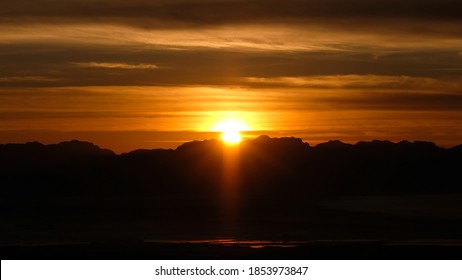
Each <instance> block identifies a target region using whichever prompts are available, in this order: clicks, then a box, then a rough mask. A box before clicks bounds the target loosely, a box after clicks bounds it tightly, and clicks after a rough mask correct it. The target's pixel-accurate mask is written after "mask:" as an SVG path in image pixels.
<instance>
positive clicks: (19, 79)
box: [0, 76, 57, 83]
mask: <svg viewBox="0 0 462 280" xmlns="http://www.w3.org/2000/svg"><path fill="white" fill-rule="evenodd" d="M53 81H57V79H55V78H51V77H44V76H6V77H0V83H2V82H3V83H15V82H53Z"/></svg>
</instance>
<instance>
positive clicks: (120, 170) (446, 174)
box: [0, 136, 462, 240]
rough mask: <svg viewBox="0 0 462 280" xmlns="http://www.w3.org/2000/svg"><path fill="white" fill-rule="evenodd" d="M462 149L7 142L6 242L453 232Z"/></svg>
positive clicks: (273, 142) (274, 142)
mask: <svg viewBox="0 0 462 280" xmlns="http://www.w3.org/2000/svg"><path fill="white" fill-rule="evenodd" d="M461 151H462V145H459V146H456V147H453V148H448V149H446V148H441V147H438V146H436V145H435V144H434V143H430V142H419V141H416V142H412V143H411V142H408V141H402V142H399V143H392V142H390V141H378V140H374V141H371V142H358V143H356V144H354V145H352V144H346V143H342V142H340V141H329V142H327V143H322V144H318V145H316V146H314V147H313V146H310V145H309V144H307V143H304V142H303V141H302V140H301V139H297V138H270V137H268V136H260V137H258V138H256V139H254V140H246V141H243V142H242V143H241V144H240V145H239V146H227V145H225V144H223V143H222V142H221V141H218V140H205V141H194V142H189V143H185V144H183V145H181V146H179V147H178V148H177V149H175V150H163V149H154V150H135V151H132V152H129V153H125V154H121V155H115V154H114V153H113V152H112V151H109V150H106V149H101V148H99V147H98V146H96V145H93V144H92V143H88V142H80V141H76V140H74V141H69V142H63V143H60V144H54V145H43V144H40V143H38V142H31V143H26V144H5V145H0V177H1V178H2V179H1V180H2V184H1V188H0V191H1V205H2V219H3V220H4V221H6V222H5V223H6V225H7V230H6V231H5V232H4V233H3V235H2V236H3V237H2V238H3V239H8V240H10V239H11V240H14V239H15V238H16V237H15V236H19V235H20V236H21V238H25V239H34V238H39V237H37V236H41V235H40V234H42V235H43V234H45V233H44V232H48V234H50V232H52V233H53V234H54V236H55V237H53V234H52V236H51V237H49V236H48V237H46V236H47V235H46V234H45V236H42V237H40V238H45V239H46V238H51V239H53V238H55V239H56V238H58V237H59V238H62V237H63V235H65V236H66V237H67V238H70V239H72V240H74V239H79V238H81V237H82V236H85V238H87V239H107V238H125V236H129V237H130V238H135V237H136V238H147V237H146V235H147V233H149V238H152V237H153V236H154V237H155V236H157V237H158V238H164V239H165V238H175V237H178V236H180V237H181V238H193V237H195V236H204V235H208V234H211V235H213V234H218V232H225V233H228V234H229V233H230V232H231V233H232V234H237V235H239V236H253V237H258V238H281V236H285V237H284V238H286V237H287V236H288V237H287V238H298V239H307V238H308V239H312V238H321V239H326V238H333V239H336V238H338V239H341V238H356V239H358V238H366V237H368V236H369V235H373V236H374V238H387V239H390V238H411V237H412V235H413V234H414V235H417V236H421V237H432V238H433V237H435V238H436V237H438V238H446V237H447V236H456V235H458V234H462V228H461V227H459V226H453V224H452V223H448V222H444V219H461V218H462V213H461V212H462V211H461V210H462V207H461V206H460V205H461V204H458V203H459V202H460V201H459V200H457V197H462V196H461V195H460V194H462V188H461V186H460V184H458V183H457V182H459V181H460V178H459V177H460V170H462V153H461ZM414 197H426V198H422V199H420V198H416V199H414ZM450 197H455V200H452V199H451V198H450ZM403 199H404V201H405V202H403ZM372 201H375V202H374V203H372ZM389 205H395V206H396V209H398V210H396V211H397V212H398V213H399V214H396V213H395V212H396V211H395V210H393V209H395V208H393V209H392V210H393V211H395V212H393V211H392V210H390V209H388V208H387V207H388V206H389ZM457 205H458V206H457ZM428 206H430V208H428ZM377 207H378V208H377ZM431 207H434V208H435V210H434V211H433V210H431V209H432V208H431ZM229 208H232V209H229ZM375 208H377V209H375ZM358 209H359V210H358ZM361 209H366V210H361ZM374 209H375V210H374ZM387 209H388V210H387ZM413 209H414V210H413ZM415 209H417V210H415ZM355 211H356V212H355ZM358 211H359V212H358ZM374 211H378V212H374ZM384 211H385V212H384ZM387 211H388V212H387ZM390 211H391V212H390ZM413 211H414V212H413ZM382 212H383V213H393V214H377V213H382ZM374 213H375V214H374ZM409 213H411V214H412V213H414V214H412V215H417V216H418V217H419V218H418V219H417V218H413V217H414V216H412V215H411V214H409ZM422 213H426V214H422ZM433 213H434V214H433ZM458 213H461V214H458ZM408 215H411V216H412V218H409V217H411V216H409V217H408ZM434 215H436V216H437V217H447V218H444V219H443V220H438V219H439V218H438V219H436V220H435V218H431V217H433V216H434ZM454 217H456V218H454ZM419 219H420V220H419ZM428 219H433V220H428ZM24 225H27V226H26V227H25V228H24V227H23V226H24ZM50 225H53V226H52V228H48V226H50ZM410 225H412V226H410ZM428 225H432V226H431V229H430V228H425V227H426V226H428ZM42 227H45V228H47V230H48V231H47V230H45V231H43V230H41V228H42ZM56 227H57V228H59V229H62V228H63V227H64V228H66V230H64V232H65V233H63V232H62V231H60V230H58V229H57V228H56ZM403 228H404V229H405V230H404V232H403V230H402V229H403ZM90 229H91V230H90ZM345 229H347V230H346V231H345ZM350 229H351V230H350ZM74 231H75V232H74ZM77 236H79V237H77ZM141 236H143V237H141Z"/></svg>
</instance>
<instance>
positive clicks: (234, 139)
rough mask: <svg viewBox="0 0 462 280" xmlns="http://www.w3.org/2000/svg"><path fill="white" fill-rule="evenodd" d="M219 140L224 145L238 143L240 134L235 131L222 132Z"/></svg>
mask: <svg viewBox="0 0 462 280" xmlns="http://www.w3.org/2000/svg"><path fill="white" fill-rule="evenodd" d="M221 139H222V140H223V141H225V142H226V143H239V142H241V134H240V133H239V131H235V130H229V131H223V134H221Z"/></svg>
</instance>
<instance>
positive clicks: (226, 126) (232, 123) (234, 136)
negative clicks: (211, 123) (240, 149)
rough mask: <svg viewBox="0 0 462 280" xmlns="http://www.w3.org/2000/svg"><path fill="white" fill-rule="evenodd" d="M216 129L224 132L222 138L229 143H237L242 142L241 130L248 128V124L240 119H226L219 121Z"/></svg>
mask: <svg viewBox="0 0 462 280" xmlns="http://www.w3.org/2000/svg"><path fill="white" fill-rule="evenodd" d="M214 130H215V131H220V132H222V134H221V140H223V141H224V142H226V143H229V144H235V143H239V142H241V140H242V137H241V134H240V132H241V131H243V130H248V126H247V125H246V124H245V123H243V122H242V121H240V120H225V121H221V122H219V123H217V124H216V125H215V127H214Z"/></svg>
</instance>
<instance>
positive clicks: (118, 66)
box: [72, 62, 159, 69]
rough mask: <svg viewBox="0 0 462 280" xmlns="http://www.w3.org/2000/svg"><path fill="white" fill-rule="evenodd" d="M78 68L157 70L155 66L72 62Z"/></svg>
mask: <svg viewBox="0 0 462 280" xmlns="http://www.w3.org/2000/svg"><path fill="white" fill-rule="evenodd" d="M72 64H74V65H76V66H78V67H84V68H115V69H157V68H159V67H158V66H157V65H155V64H143V63H141V64H128V63H113V62H74V63H72Z"/></svg>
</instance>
